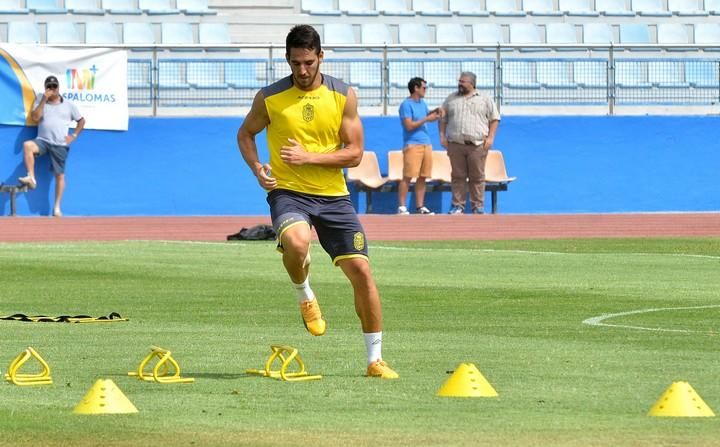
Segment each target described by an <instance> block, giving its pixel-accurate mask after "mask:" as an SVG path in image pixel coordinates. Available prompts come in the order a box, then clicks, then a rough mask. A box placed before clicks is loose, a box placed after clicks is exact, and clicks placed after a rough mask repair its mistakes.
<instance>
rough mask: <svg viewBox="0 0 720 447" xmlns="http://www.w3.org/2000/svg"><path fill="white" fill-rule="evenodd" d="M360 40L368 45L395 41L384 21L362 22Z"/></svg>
mask: <svg viewBox="0 0 720 447" xmlns="http://www.w3.org/2000/svg"><path fill="white" fill-rule="evenodd" d="M360 42H362V43H364V44H369V45H382V44H386V43H395V42H394V41H393V38H392V34H390V29H389V28H388V27H387V25H386V24H384V23H363V24H362V25H360Z"/></svg>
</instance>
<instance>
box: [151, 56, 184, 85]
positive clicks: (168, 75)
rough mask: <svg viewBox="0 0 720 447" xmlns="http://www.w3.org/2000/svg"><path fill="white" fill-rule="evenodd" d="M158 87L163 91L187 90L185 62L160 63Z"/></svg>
mask: <svg viewBox="0 0 720 447" xmlns="http://www.w3.org/2000/svg"><path fill="white" fill-rule="evenodd" d="M158 87H160V88H163V89H186V88H189V87H190V85H189V84H188V83H187V82H185V61H181V60H177V59H162V60H160V61H158Z"/></svg>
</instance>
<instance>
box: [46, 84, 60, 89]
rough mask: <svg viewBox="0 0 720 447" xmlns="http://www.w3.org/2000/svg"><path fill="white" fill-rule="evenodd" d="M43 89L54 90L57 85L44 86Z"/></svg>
mask: <svg viewBox="0 0 720 447" xmlns="http://www.w3.org/2000/svg"><path fill="white" fill-rule="evenodd" d="M45 88H49V89H53V90H55V89H56V88H58V85H57V84H48V85H46V86H45Z"/></svg>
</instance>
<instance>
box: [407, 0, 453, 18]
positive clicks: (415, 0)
mask: <svg viewBox="0 0 720 447" xmlns="http://www.w3.org/2000/svg"><path fill="white" fill-rule="evenodd" d="M412 9H413V11H415V13H416V14H420V15H421V16H436V17H448V16H451V15H452V12H450V11H448V10H447V9H445V6H444V1H443V0H412Z"/></svg>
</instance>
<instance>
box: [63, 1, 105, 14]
mask: <svg viewBox="0 0 720 447" xmlns="http://www.w3.org/2000/svg"><path fill="white" fill-rule="evenodd" d="M65 8H66V9H67V10H68V11H70V12H71V13H72V14H88V15H103V14H105V10H104V9H102V8H101V7H100V6H99V0H65Z"/></svg>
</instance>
